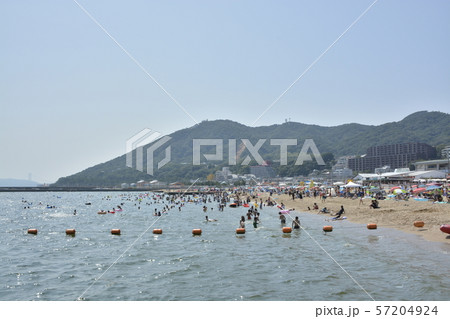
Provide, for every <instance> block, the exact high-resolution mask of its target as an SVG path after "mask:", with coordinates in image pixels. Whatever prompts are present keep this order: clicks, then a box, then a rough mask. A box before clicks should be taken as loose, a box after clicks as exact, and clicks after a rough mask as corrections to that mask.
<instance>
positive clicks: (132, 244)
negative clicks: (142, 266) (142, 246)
mask: <svg viewBox="0 0 450 319" xmlns="http://www.w3.org/2000/svg"><path fill="white" fill-rule="evenodd" d="M161 217H163V216H159V217H158V218H157V219H156V220H155V221H154V222H153V223H152V224H151V225H150V226H148V228H147V229H146V230H145V231H144V232H143V233H142V234H140V235H139V236H138V237H137V238H136V239H135V240H134V241H133V242H132V243H131V245H130V246H128V248H127V249H125V251H124V252H123V253H122V254H121V255H120V256H119V257H117V259H116V260H114V262H113V263H112V264H111V265H110V266H109V267H108V268H107V269H106V270H105V271H104V272H103V273H102V274H101V275H100V276H99V277H97V278H95V279H94V282H93V283H92V284H91V285H90V286H89V287H87V289H86V290H85V291H83V293H82V294H81V295H80V296H79V297H78V298H77V299H76V300H82V298H83V296H84V295H85V294H86V292H87V291H88V290H89V289H91V287H92V286H93V285H94V284H95V283H96V282H97V281H99V280H100V278H102V277H103V275H104V274H106V273H107V272H108V270H109V269H111V267H113V266H114V265H115V264H116V263H117V262H118V261H119V259H120V258H122V256H123V255H124V254H125V253H126V252H127V251H128V250H129V249H130V248H131V247H133V246H134V244H136V242H137V241H138V240H139V239H141V238H142V236H144V234H145V233H147V232H148V230H149V229H150V228H151V227H152V226H153V225H154V224H155V223H156V222H157V221H158V220H159V219H160V218H161Z"/></svg>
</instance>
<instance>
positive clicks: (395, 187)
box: [391, 186, 401, 192]
mask: <svg viewBox="0 0 450 319" xmlns="http://www.w3.org/2000/svg"><path fill="white" fill-rule="evenodd" d="M399 188H401V187H400V186H394V187H392V188H391V192H392V191H393V190H394V189H399Z"/></svg>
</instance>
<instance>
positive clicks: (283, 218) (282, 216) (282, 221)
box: [278, 213, 286, 225]
mask: <svg viewBox="0 0 450 319" xmlns="http://www.w3.org/2000/svg"><path fill="white" fill-rule="evenodd" d="M278 214H279V215H280V222H281V225H284V224H286V217H284V215H283V214H282V213H278Z"/></svg>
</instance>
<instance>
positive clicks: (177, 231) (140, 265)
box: [0, 192, 450, 301]
mask: <svg viewBox="0 0 450 319" xmlns="http://www.w3.org/2000/svg"><path fill="white" fill-rule="evenodd" d="M138 195H139V193H127V194H119V193H117V192H109V193H103V192H92V193H85V192H80V193H78V192H73V193H52V192H48V193H0V207H1V212H0V258H1V270H0V285H1V286H0V300H77V299H78V298H80V297H81V299H83V300H187V301H190V300H246V301H250V300H300V301H301V300H371V299H372V298H373V299H375V300H448V299H449V296H450V277H449V276H448V274H449V273H450V245H448V244H440V243H432V242H427V241H424V240H423V239H421V238H419V237H418V236H416V235H412V234H405V233H402V232H399V231H396V230H393V229H387V228H379V229H377V230H368V229H366V227H365V225H359V224H353V223H349V222H348V221H345V220H344V221H338V222H329V221H325V218H326V217H324V216H317V215H311V214H308V213H301V212H298V213H292V214H291V216H292V217H295V216H299V217H300V220H301V222H302V227H304V229H302V230H299V231H297V230H294V231H293V232H292V233H291V234H283V233H282V231H281V225H280V223H279V220H278V210H276V209H274V208H268V207H264V208H263V209H262V210H261V211H260V212H261V224H260V225H259V226H258V228H256V229H255V228H253V225H252V223H251V221H248V222H247V225H246V233H245V235H236V234H235V230H236V228H237V227H238V225H239V219H240V216H242V215H245V213H246V211H247V208H243V207H239V208H229V207H227V208H225V211H223V212H219V211H218V208H217V205H216V204H215V203H208V204H206V205H207V206H208V209H209V211H208V213H207V215H208V216H209V218H211V219H217V222H209V223H207V222H205V221H204V220H205V215H206V214H205V213H204V212H203V211H202V204H200V205H196V204H194V203H186V206H185V207H183V208H182V211H181V212H179V211H178V208H175V209H172V210H170V211H169V212H168V213H167V214H163V215H162V216H161V217H155V216H153V211H154V209H155V208H157V209H158V210H160V209H161V208H162V207H163V205H164V204H162V203H156V204H151V205H147V204H146V203H147V202H148V203H150V202H152V200H150V198H144V199H143V200H142V202H141V204H140V205H139V204H138V203H139V202H138V201H136V200H135V199H136V198H137V197H138ZM22 199H24V200H27V201H28V202H31V203H32V205H30V209H24V206H26V205H28V204H24V203H22ZM39 202H42V204H43V205H38V204H39ZM86 202H91V203H92V205H85V203H86ZM121 203H124V205H123V206H122V207H123V211H122V212H117V213H115V214H106V215H99V214H97V211H98V210H100V209H105V210H108V209H112V208H113V207H115V206H117V205H119V204H121ZM47 204H48V205H52V206H56V208H52V209H50V208H46V206H47ZM135 204H136V205H135ZM139 206H140V209H138V207H139ZM211 207H213V210H212V211H211V210H210V209H211ZM74 209H76V210H77V215H73V211H74ZM288 221H289V217H288ZM327 224H331V225H333V227H334V230H333V232H331V233H327V234H325V233H324V232H323V231H322V227H323V226H324V225H327ZM28 228H37V229H38V235H31V234H27V229H28ZM67 228H75V229H76V235H75V236H74V237H72V236H67V235H66V234H65V229H67ZM113 228H119V229H121V232H122V234H121V235H120V236H115V235H111V233H110V230H111V229H113ZM154 228H161V229H163V234H162V235H154V234H153V233H152V230H153V229H154ZM194 228H201V229H202V231H203V232H202V235H201V236H192V229H194ZM333 259H334V260H335V261H336V262H335V261H333ZM338 264H339V265H338ZM341 267H342V268H341ZM105 271H106V272H105Z"/></svg>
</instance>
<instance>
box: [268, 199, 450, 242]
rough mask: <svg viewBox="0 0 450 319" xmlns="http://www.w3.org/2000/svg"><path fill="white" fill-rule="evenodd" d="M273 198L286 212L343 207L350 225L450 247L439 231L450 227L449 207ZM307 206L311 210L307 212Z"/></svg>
mask: <svg viewBox="0 0 450 319" xmlns="http://www.w3.org/2000/svg"><path fill="white" fill-rule="evenodd" d="M272 198H275V199H276V201H277V203H281V202H282V203H284V205H285V206H286V208H287V209H292V208H293V209H295V210H297V211H301V212H308V213H311V214H318V210H313V205H314V203H317V205H318V206H319V209H322V208H323V207H327V209H328V210H331V211H333V212H334V213H336V212H337V211H338V210H339V209H340V207H341V205H343V206H344V209H345V214H344V215H343V216H346V217H347V220H348V221H349V222H354V223H360V224H368V223H376V224H377V226H378V227H390V228H394V229H397V230H401V231H404V232H408V233H412V234H416V235H419V236H422V237H423V238H424V239H426V240H429V241H433V242H442V243H448V244H450V235H448V234H445V233H443V232H442V231H441V230H440V229H439V227H440V226H441V225H442V224H450V204H434V203H433V202H420V201H415V200H413V199H410V200H408V201H404V200H399V201H396V200H392V199H388V200H380V201H379V206H380V208H378V209H371V208H369V205H370V203H371V200H370V199H369V198H367V199H364V200H363V203H360V200H359V199H349V198H343V197H327V199H326V200H325V202H322V199H321V198H320V197H319V196H318V197H316V198H314V197H304V198H303V199H298V198H296V199H295V200H292V198H290V197H289V196H288V195H278V196H277V195H275V194H274V196H273V197H272ZM308 207H310V208H311V210H310V211H309V210H308ZM320 215H323V216H324V217H326V216H330V214H322V213H321V214H320ZM414 221H423V222H424V223H425V225H424V227H421V228H418V227H415V226H414ZM330 223H331V222H330ZM331 225H332V224H331Z"/></svg>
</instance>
